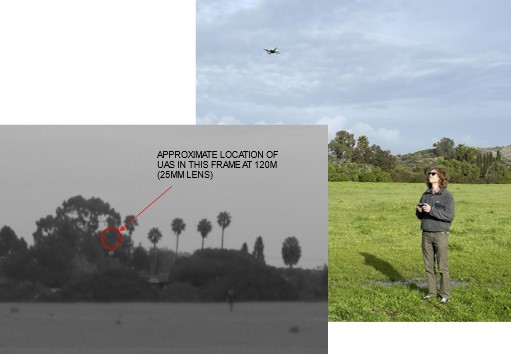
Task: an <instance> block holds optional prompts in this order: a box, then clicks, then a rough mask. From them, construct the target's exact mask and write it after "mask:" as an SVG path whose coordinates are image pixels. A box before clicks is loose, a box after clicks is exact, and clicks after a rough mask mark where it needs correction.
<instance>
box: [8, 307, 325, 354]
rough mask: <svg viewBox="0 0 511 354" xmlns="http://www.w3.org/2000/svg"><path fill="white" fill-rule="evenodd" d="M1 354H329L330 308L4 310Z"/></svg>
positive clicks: (44, 308) (71, 308)
mask: <svg viewBox="0 0 511 354" xmlns="http://www.w3.org/2000/svg"><path fill="white" fill-rule="evenodd" d="M0 328H1V331H0V352H1V353H185V354H187V353H190V354H195V353H208V354H209V353H212V354H216V353H222V354H224V353H227V354H229V353H236V354H238V353H293V354H295V353H304V354H305V353H327V351H328V348H327V345H328V341H327V335H328V330H327V304H326V303H324V302H323V303H296V302H293V303H291V302H288V303H284V302H279V303H261V302H259V303H236V304H235V307H234V311H233V312H232V313H231V312H229V308H228V305H227V304H224V303H214V304H209V303H208V304H204V303H201V304H199V303H193V304H184V303H179V304H176V303H165V304H162V303H154V304H151V303H110V304H86V303H78V304H76V303H75V304H56V303H45V304H42V303H18V304H12V303H0Z"/></svg>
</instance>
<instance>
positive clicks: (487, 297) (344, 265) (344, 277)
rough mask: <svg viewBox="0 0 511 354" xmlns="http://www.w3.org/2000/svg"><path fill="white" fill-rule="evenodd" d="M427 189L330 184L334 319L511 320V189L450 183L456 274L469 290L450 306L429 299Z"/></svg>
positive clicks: (461, 289) (455, 291)
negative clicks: (421, 212) (418, 209)
mask: <svg viewBox="0 0 511 354" xmlns="http://www.w3.org/2000/svg"><path fill="white" fill-rule="evenodd" d="M425 188H426V185H425V184H408V183H348V182H346V183H344V182H330V183H329V202H328V203H329V212H328V249H329V255H328V259H329V269H328V280H329V282H328V318H329V321H510V320H511V217H510V213H509V211H510V209H511V208H510V203H511V198H510V196H511V185H455V184H453V185H450V186H449V190H451V191H452V192H453V194H454V198H455V201H456V218H455V220H454V222H453V225H452V228H451V234H450V236H449V271H450V273H451V280H452V281H459V282H462V283H463V285H462V286H457V287H453V288H452V289H451V292H452V299H451V301H450V302H449V303H448V304H447V305H440V304H439V303H438V301H429V302H425V301H422V300H421V298H422V296H423V295H424V294H425V293H426V289H425V288H422V287H420V286H421V285H424V283H425V281H426V277H425V274H424V269H423V263H422V254H421V246H420V245H421V233H420V222H419V220H418V219H417V218H416V217H415V205H416V204H417V202H418V201H419V198H420V196H421V194H422V192H423V191H424V190H425ZM403 279H405V280H407V282H406V283H399V282H398V281H399V280H403ZM391 281H394V283H392V284H395V285H390V286H389V285H388V283H389V282H391ZM417 285H419V286H417Z"/></svg>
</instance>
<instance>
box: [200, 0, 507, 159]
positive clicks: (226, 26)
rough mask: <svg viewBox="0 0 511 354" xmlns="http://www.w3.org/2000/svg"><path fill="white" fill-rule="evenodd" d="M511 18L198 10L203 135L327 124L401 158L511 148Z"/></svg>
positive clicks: (210, 5) (345, 5)
mask: <svg viewBox="0 0 511 354" xmlns="http://www.w3.org/2000/svg"><path fill="white" fill-rule="evenodd" d="M509 13H511V2H509V1H506V0H493V1H484V0H452V1H444V0H427V1H426V0H421V1H408V0H383V1H371V0H343V1H337V0H318V1H306V0H280V1H270V0H246V1H239V0H216V1H212V0H198V1H197V4H196V29H197V33H196V40H197V48H196V51H197V59H196V60H197V62H196V75H197V78H196V81H197V92H196V95H197V96H196V102H197V103H196V114H197V123H198V124H327V125H328V128H329V139H332V138H333V137H334V136H335V133H336V132H337V131H340V130H347V131H349V132H351V133H353V134H354V135H355V137H359V136H361V135H365V136H367V137H368V138H369V142H370V144H378V145H380V146H381V147H382V148H383V149H385V150H390V151H391V153H393V154H406V153H412V152H415V151H418V150H422V149H428V148H432V145H433V144H434V143H435V142H437V141H439V140H440V139H441V138H443V137H448V138H450V139H452V140H454V142H455V143H456V144H467V145H470V146H475V147H494V146H507V145H510V144H511V139H510V138H509V133H508V132H509V129H510V128H511V123H510V119H509V112H510V111H511V100H509V97H511V81H510V80H509V78H510V77H511V45H509V43H511V21H509ZM273 47H278V48H279V50H280V52H281V54H279V55H271V56H270V55H267V54H266V53H265V52H264V50H263V48H273Z"/></svg>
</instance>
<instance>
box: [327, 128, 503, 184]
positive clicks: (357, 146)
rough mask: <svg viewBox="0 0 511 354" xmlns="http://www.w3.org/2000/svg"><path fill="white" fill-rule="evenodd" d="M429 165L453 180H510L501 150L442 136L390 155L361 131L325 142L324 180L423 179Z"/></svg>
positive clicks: (464, 181) (484, 181) (390, 180)
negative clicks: (426, 146)
mask: <svg viewBox="0 0 511 354" xmlns="http://www.w3.org/2000/svg"><path fill="white" fill-rule="evenodd" d="M432 166H437V167H443V168H445V169H446V171H448V174H449V179H450V181H451V182H454V183H511V167H510V166H509V165H508V164H506V162H505V161H504V160H503V158H502V153H501V151H500V150H497V152H496V154H493V153H492V152H491V151H490V152H483V151H481V150H480V149H477V148H475V147H471V146H467V145H465V144H458V145H456V144H455V142H454V141H453V140H452V139H450V138H446V137H444V138H442V139H440V140H439V141H438V142H436V143H434V144H433V148H432V149H429V150H425V151H420V152H416V153H414V154H407V155H404V156H401V155H397V156H394V155H392V154H391V153H390V151H389V150H383V149H382V148H381V147H380V146H379V145H375V144H372V145H371V144H370V143H369V139H368V138H367V137H366V136H364V135H362V136H360V137H358V138H357V139H355V136H354V135H353V134H352V133H349V132H347V131H345V130H342V131H339V132H337V134H336V136H335V138H334V139H332V140H331V141H330V143H329V144H328V180H329V181H331V182H335V181H353V182H424V180H425V177H424V176H425V173H426V171H428V169H429V168H431V167H432Z"/></svg>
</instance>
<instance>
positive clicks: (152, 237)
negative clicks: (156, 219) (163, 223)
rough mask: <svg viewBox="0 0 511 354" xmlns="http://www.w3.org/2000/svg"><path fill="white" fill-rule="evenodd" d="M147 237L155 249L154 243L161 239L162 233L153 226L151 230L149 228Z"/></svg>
mask: <svg viewBox="0 0 511 354" xmlns="http://www.w3.org/2000/svg"><path fill="white" fill-rule="evenodd" d="M147 238H148V239H149V241H151V243H152V244H153V249H156V244H157V243H158V242H159V241H160V240H161V238H162V234H161V231H160V230H159V229H158V228H156V227H153V228H152V229H151V230H149V233H148V234H147Z"/></svg>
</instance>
